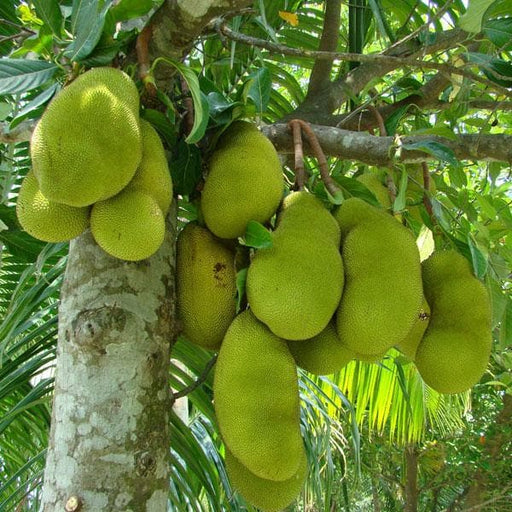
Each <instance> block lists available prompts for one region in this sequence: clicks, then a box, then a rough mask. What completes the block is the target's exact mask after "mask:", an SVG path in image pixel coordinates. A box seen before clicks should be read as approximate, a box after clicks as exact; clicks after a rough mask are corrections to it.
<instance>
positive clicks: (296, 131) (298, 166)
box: [288, 119, 306, 190]
mask: <svg viewBox="0 0 512 512" xmlns="http://www.w3.org/2000/svg"><path fill="white" fill-rule="evenodd" d="M288 128H290V129H291V130H292V133H293V147H294V154H295V165H294V173H295V183H294V184H293V190H304V183H305V181H306V172H305V170H304V150H303V147H302V131H301V127H300V123H298V122H297V120H296V119H294V120H292V121H290V122H289V123H288Z"/></svg>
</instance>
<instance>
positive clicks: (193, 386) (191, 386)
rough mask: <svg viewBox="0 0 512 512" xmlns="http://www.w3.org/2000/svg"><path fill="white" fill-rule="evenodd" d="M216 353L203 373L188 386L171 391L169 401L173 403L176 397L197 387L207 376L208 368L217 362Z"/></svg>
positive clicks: (186, 393)
mask: <svg viewBox="0 0 512 512" xmlns="http://www.w3.org/2000/svg"><path fill="white" fill-rule="evenodd" d="M217 357H218V354H215V355H214V356H213V357H212V358H211V359H210V360H209V361H208V364H207V365H206V366H205V367H204V370H203V373H202V374H201V375H199V377H198V378H197V379H196V380H195V381H194V382H193V383H192V384H190V385H189V386H186V387H184V388H183V389H182V390H181V391H177V392H176V393H174V392H173V393H172V397H171V401H172V402H173V403H174V402H175V401H176V400H177V399H178V398H183V397H184V396H187V395H188V394H190V393H192V391H194V390H195V389H197V388H198V387H199V386H200V385H201V384H202V383H203V382H204V381H205V380H206V379H207V378H208V374H209V373H210V370H211V369H212V368H213V365H214V364H215V363H216V362H217Z"/></svg>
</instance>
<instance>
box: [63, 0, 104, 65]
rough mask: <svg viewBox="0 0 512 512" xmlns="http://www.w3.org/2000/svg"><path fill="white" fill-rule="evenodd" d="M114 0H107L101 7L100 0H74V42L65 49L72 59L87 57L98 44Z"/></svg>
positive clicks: (72, 25) (72, 23)
mask: <svg viewBox="0 0 512 512" xmlns="http://www.w3.org/2000/svg"><path fill="white" fill-rule="evenodd" d="M111 4H112V0H106V1H105V3H104V4H103V6H102V7H101V9H100V5H101V4H100V2H99V0H73V11H72V19H71V29H72V32H73V35H74V40H73V42H72V43H71V44H70V45H69V46H68V47H67V49H66V50H65V51H64V56H66V57H68V58H69V59H70V60H73V61H79V60H81V59H83V58H85V57H87V56H88V55H89V54H90V53H91V52H92V51H93V50H94V48H95V46H96V45H97V44H98V41H99V40H100V38H101V33H102V31H103V26H104V25H105V18H106V15H107V12H108V10H109V8H110V6H111Z"/></svg>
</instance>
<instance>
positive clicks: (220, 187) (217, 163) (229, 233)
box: [201, 127, 284, 238]
mask: <svg viewBox="0 0 512 512" xmlns="http://www.w3.org/2000/svg"><path fill="white" fill-rule="evenodd" d="M225 136H226V137H227V138H228V140H227V142H226V141H224V142H222V139H221V148H220V149H218V150H216V151H215V152H214V153H213V155H212V157H211V159H210V165H209V167H210V171H209V174H208V176H207V179H206V182H205V184H204V188H203V191H202V194H201V207H202V212H203V216H204V220H205V223H206V225H207V227H208V229H210V231H211V232H212V233H213V234H215V235H217V236H218V237H220V238H237V237H239V236H243V235H244V234H245V230H246V227H247V223H248V222H249V221H250V220H255V221H258V222H261V223H265V222H267V221H268V220H269V219H270V218H271V217H272V215H274V213H275V212H276V210H277V207H278V206H279V203H280V201H281V198H282V195H283V187H284V181H283V174H282V170H281V163H280V161H279V158H278V156H277V152H276V150H275V149H274V147H273V146H272V143H271V142H270V141H269V140H268V139H267V138H266V137H265V136H264V135H263V134H261V133H260V132H259V131H258V130H257V129H256V128H255V127H251V128H244V129H243V130H242V133H241V134H240V136H238V137H236V139H235V140H236V143H235V142H234V141H233V140H229V139H232V137H230V135H229V133H228V134H226V135H225Z"/></svg>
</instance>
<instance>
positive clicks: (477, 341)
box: [415, 250, 492, 393]
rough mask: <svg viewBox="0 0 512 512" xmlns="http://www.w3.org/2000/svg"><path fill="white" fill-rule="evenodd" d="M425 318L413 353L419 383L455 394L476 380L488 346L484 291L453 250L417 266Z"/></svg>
mask: <svg viewBox="0 0 512 512" xmlns="http://www.w3.org/2000/svg"><path fill="white" fill-rule="evenodd" d="M423 286H424V292H425V298H426V299H427V301H428V303H429V305H430V309H431V317H430V323H429V325H428V327H427V329H426V331H425V334H424V336H423V339H422V341H421V342H420V344H419V347H418V350H417V352H416V359H415V364H416V367H417V368H418V370H419V372H420V375H421V376H422V378H423V380H424V381H425V382H426V383H427V384H428V385H429V386H430V387H432V388H433V389H435V390H436V391H438V392H439V393H459V392H462V391H465V390H467V389H469V388H470V387H471V386H473V385H474V384H476V383H477V382H478V381H479V380H480V378H481V377H482V375H483V373H484V372H485V369H486V367H487V364H488V362H489V356H490V353H491V346H492V335H491V308H490V302H489V297H488V294H487V290H486V288H485V286H484V285H483V284H482V283H481V282H480V281H479V280H478V279H477V278H476V277H475V276H474V275H473V272H472V270H471V266H470V264H469V262H468V261H467V260H466V259H465V258H464V257H463V256H462V255H461V254H459V253H457V252H456V251H453V250H450V251H435V252H434V253H433V254H432V255H431V256H430V257H429V258H428V259H427V260H425V261H424V262H423Z"/></svg>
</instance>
